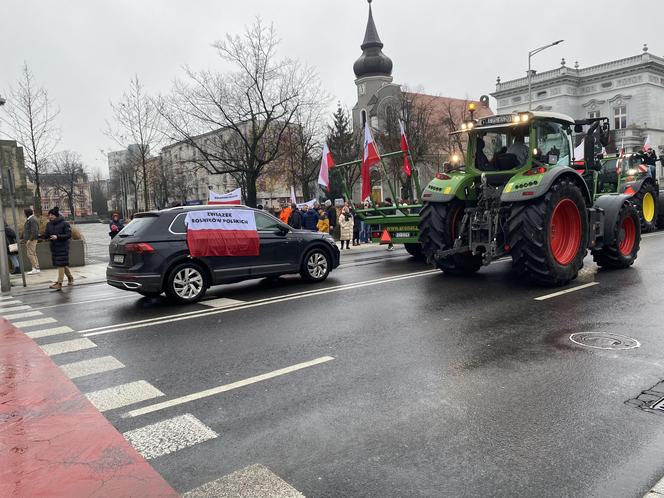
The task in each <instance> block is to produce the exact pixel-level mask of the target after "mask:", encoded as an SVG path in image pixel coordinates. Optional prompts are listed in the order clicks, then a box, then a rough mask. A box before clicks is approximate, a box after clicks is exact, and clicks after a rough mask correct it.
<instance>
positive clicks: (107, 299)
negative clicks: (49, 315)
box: [34, 295, 129, 310]
mask: <svg viewBox="0 0 664 498" xmlns="http://www.w3.org/2000/svg"><path fill="white" fill-rule="evenodd" d="M128 297H129V296H128V295H124V296H115V297H107V298H101V299H90V300H87V301H73V302H70V303H60V304H51V305H49V306H38V307H36V308H34V309H36V310H46V309H49V308H62V307H63V306H75V305H78V304H87V303H99V302H101V301H114V300H119V299H127V298H128Z"/></svg>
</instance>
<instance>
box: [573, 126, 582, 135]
mask: <svg viewBox="0 0 664 498" xmlns="http://www.w3.org/2000/svg"><path fill="white" fill-rule="evenodd" d="M582 132H583V125H580V124H575V125H574V133H582Z"/></svg>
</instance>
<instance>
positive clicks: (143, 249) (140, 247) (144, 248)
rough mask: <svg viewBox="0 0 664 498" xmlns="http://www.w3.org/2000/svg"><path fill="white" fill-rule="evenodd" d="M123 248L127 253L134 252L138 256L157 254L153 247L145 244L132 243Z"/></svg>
mask: <svg viewBox="0 0 664 498" xmlns="http://www.w3.org/2000/svg"><path fill="white" fill-rule="evenodd" d="M124 248H125V251H127V252H135V253H138V254H143V253H154V252H157V251H155V250H154V247H152V246H151V245H150V244H148V243H147V242H132V243H130V244H127V245H126V246H124Z"/></svg>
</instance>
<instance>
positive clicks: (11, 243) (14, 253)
mask: <svg viewBox="0 0 664 498" xmlns="http://www.w3.org/2000/svg"><path fill="white" fill-rule="evenodd" d="M5 242H6V243H7V256H9V260H10V261H11V262H12V274H14V275H18V274H19V273H21V267H20V266H19V264H18V244H17V237H16V232H15V231H14V229H13V228H12V227H10V226H9V225H8V224H7V220H5Z"/></svg>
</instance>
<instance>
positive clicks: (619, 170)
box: [616, 140, 625, 174]
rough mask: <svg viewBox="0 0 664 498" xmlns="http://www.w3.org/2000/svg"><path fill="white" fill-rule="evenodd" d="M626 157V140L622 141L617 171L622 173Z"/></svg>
mask: <svg viewBox="0 0 664 498" xmlns="http://www.w3.org/2000/svg"><path fill="white" fill-rule="evenodd" d="M624 157H625V141H624V140H622V141H621V142H620V152H619V154H618V160H617V161H616V173H618V174H620V173H621V172H622V163H623V159H624Z"/></svg>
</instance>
